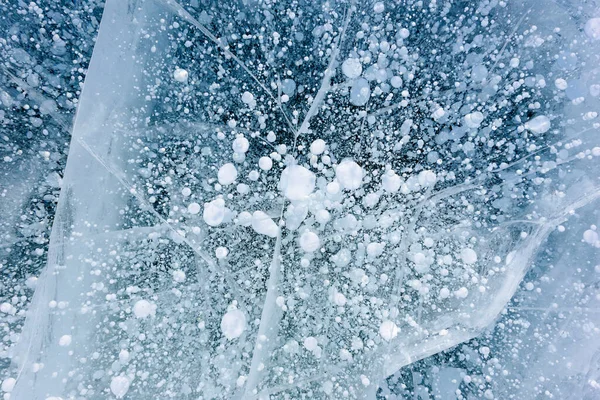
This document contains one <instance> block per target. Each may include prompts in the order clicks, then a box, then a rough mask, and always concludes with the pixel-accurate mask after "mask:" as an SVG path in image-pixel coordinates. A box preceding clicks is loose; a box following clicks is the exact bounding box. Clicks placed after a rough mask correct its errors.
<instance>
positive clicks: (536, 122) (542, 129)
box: [525, 115, 551, 134]
mask: <svg viewBox="0 0 600 400" xmlns="http://www.w3.org/2000/svg"><path fill="white" fill-rule="evenodd" d="M550 127H551V123H550V119H549V118H548V117H546V116H545V115H539V116H537V117H535V118H533V119H530V120H529V121H527V122H526V123H525V129H527V130H529V131H531V132H532V133H537V134H540V133H546V132H548V131H549V130H550Z"/></svg>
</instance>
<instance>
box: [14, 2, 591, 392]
mask: <svg viewBox="0 0 600 400" xmlns="http://www.w3.org/2000/svg"><path fill="white" fill-rule="evenodd" d="M243 3H244V6H243V7H241V8H240V9H236V10H235V12H232V9H231V7H232V5H231V4H229V3H227V4H225V3H219V2H215V3H206V4H203V3H202V2H196V1H191V2H185V3H184V2H176V1H174V0H127V1H121V0H109V1H108V2H107V4H106V8H105V11H104V17H103V20H102V24H101V29H100V36H99V38H98V40H97V43H96V47H95V50H94V56H93V59H92V62H91V65H90V68H89V72H88V75H87V78H86V82H85V85H84V89H83V93H82V95H81V99H80V103H79V109H78V114H77V119H76V122H75V127H74V129H73V138H72V142H71V147H70V151H69V161H68V164H67V169H66V171H65V176H64V179H63V182H62V192H61V199H60V204H59V208H58V211H57V215H56V220H55V223H54V227H53V232H52V238H51V245H50V248H49V249H50V253H49V255H48V266H47V268H46V270H45V272H44V273H43V275H42V276H40V278H39V282H38V285H37V290H36V294H35V298H34V300H33V303H32V306H31V309H30V313H29V315H28V319H27V323H26V326H25V327H24V331H23V334H22V335H21V338H20V344H19V346H18V347H17V348H15V350H14V355H13V360H14V362H15V363H16V365H17V373H16V375H15V378H16V382H13V383H14V388H13V387H12V385H13V383H11V382H12V381H8V382H9V383H7V388H9V386H10V389H11V390H12V392H11V397H10V398H11V399H13V400H14V399H18V400H20V399H30V398H36V399H37V398H41V399H45V398H51V397H59V396H60V397H61V398H65V399H66V398H71V397H72V398H86V399H95V398H106V397H109V396H115V397H117V398H121V397H122V398H131V399H146V398H151V397H156V396H162V397H165V398H167V397H174V398H185V397H186V396H192V397H193V398H198V397H203V398H224V399H232V398H233V399H235V398H239V399H252V398H261V399H262V398H268V397H269V396H271V397H272V398H312V399H314V398H345V397H348V398H375V397H376V396H377V393H378V391H379V393H380V394H379V395H380V396H381V395H384V394H382V393H383V392H384V391H386V390H388V391H394V390H396V388H395V387H393V384H391V383H390V384H385V383H384V380H385V379H386V378H388V377H390V376H392V377H393V376H395V374H397V373H398V374H403V373H404V372H403V370H402V368H403V367H406V366H410V365H412V364H414V363H415V362H417V361H418V360H421V359H423V358H425V357H428V356H431V355H433V354H436V353H439V352H442V351H445V350H447V349H449V348H451V347H452V346H455V345H457V344H459V343H461V342H464V341H467V340H470V339H472V338H473V337H475V336H478V335H480V334H482V332H484V331H485V330H486V329H488V328H489V327H490V326H491V325H492V324H493V323H494V322H495V321H496V320H497V319H498V318H499V319H500V321H503V322H502V323H503V324H505V325H508V324H511V326H512V324H516V323H515V322H514V321H513V320H511V322H510V323H509V322H508V321H506V320H505V319H504V315H505V314H506V313H508V312H509V308H507V307H512V304H513V303H509V302H510V301H511V298H513V296H514V294H515V292H517V290H518V288H519V285H521V284H522V281H523V278H524V277H525V276H529V275H527V274H528V271H530V272H535V271H536V267H537V265H538V264H539V263H538V261H539V260H538V259H539V257H540V254H545V253H547V252H548V251H550V248H549V247H546V245H545V243H546V241H547V239H548V237H549V236H550V237H551V240H558V239H556V238H554V236H552V235H558V233H557V231H560V229H561V228H560V227H561V226H563V224H567V223H568V222H569V221H570V220H571V219H573V218H575V217H576V216H577V215H579V213H583V212H584V211H585V212H590V213H591V214H590V215H595V214H593V212H591V211H589V208H590V207H592V206H591V204H594V203H593V202H594V201H596V200H597V198H598V197H599V196H600V189H599V187H600V186H599V183H598V175H597V168H595V167H594V163H597V161H598V156H599V155H600V154H598V153H600V151H595V150H594V149H595V148H597V147H598V141H599V140H598V135H597V129H598V126H597V125H596V124H597V122H596V121H595V118H596V116H597V114H596V116H594V114H590V113H594V112H596V111H595V110H597V108H598V105H600V104H599V101H598V93H596V91H595V90H596V89H592V87H593V85H597V84H598V73H597V71H596V70H595V65H597V60H596V57H597V54H598V52H597V51H596V50H597V49H596V48H595V47H594V46H597V42H596V41H592V39H595V36H594V34H593V29H595V28H594V27H593V23H589V22H588V23H586V22H585V21H589V20H590V17H591V14H590V15H589V16H587V17H586V18H585V19H582V18H579V17H580V16H578V17H577V18H575V17H572V16H569V17H568V18H567V17H564V12H563V10H561V9H560V8H559V7H560V6H559V5H556V4H555V3H554V2H550V1H548V2H545V3H548V4H547V7H544V9H543V11H541V12H539V13H533V12H530V10H531V9H530V8H529V7H534V6H535V7H536V10H537V9H538V8H539V7H540V6H539V2H519V4H516V3H513V2H509V3H508V4H506V3H504V2H495V1H492V2H481V3H474V4H473V7H474V8H475V9H476V10H477V12H473V10H471V9H469V10H466V9H465V4H463V3H462V2H448V3H447V4H439V3H440V2H431V3H430V4H429V5H426V4H424V2H417V1H414V2H413V1H408V2H406V4H402V5H397V4H395V3H392V2H385V3H384V2H377V3H368V4H367V3H365V4H358V3H357V4H354V3H349V4H347V3H339V4H338V3H336V4H329V3H327V4H326V5H325V3H323V4H320V3H319V4H316V5H304V4H303V5H302V8H301V7H300V6H299V5H298V4H296V3H294V2H290V3H289V4H288V3H287V2H278V3H277V4H271V3H262V2H243ZM321 5H322V7H321ZM236 7H237V6H236ZM234 8H235V7H234ZM405 8H406V9H405ZM408 9H410V10H408ZM409 11H410V12H409ZM474 15H476V16H477V17H476V18H475V17H474ZM234 22H235V23H234ZM388 27H389V28H388ZM409 29H410V30H409ZM590 32H592V33H591V34H590ZM590 35H591V36H590ZM430 37H431V38H434V40H429V38H430ZM517 57H518V59H517ZM349 60H353V61H351V62H350V61H349ZM354 60H360V64H357V63H356V61H354ZM557 76H560V77H562V79H564V80H565V82H567V87H566V88H565V90H561V89H559V88H558V87H557V85H552V84H550V83H552V82H554V81H555V79H556V77H557ZM395 78H398V79H395ZM546 81H547V82H548V83H547V82H546ZM579 87H583V88H584V89H585V90H583V91H581V90H579V89H578V88H579ZM594 93H595V94H596V95H595V96H594ZM582 98H583V100H582ZM584 116H585V118H584ZM267 160H268V161H267ZM259 170H260V171H259ZM595 204H597V203H595ZM586 210H588V211H586ZM596 218H597V216H596ZM594 223H595V222H594V221H591V220H590V221H588V222H586V224H587V226H586V227H585V229H582V230H580V232H577V235H576V237H577V241H578V242H579V243H581V244H585V245H586V246H588V248H587V251H588V252H589V254H588V255H586V257H587V258H582V260H586V262H584V263H582V265H579V266H573V267H574V268H579V269H581V272H577V274H569V273H568V272H566V271H564V270H562V269H561V270H560V272H559V271H558V269H557V268H550V267H549V266H548V267H547V270H546V271H545V272H544V274H545V275H544V276H549V277H550V276H551V277H552V279H553V280H554V282H559V281H560V280H563V281H564V282H565V285H567V284H569V285H570V286H571V287H575V288H578V289H576V290H583V289H579V288H581V283H582V282H586V283H585V284H584V288H585V287H586V286H585V285H588V286H593V285H594V284H593V282H595V280H596V279H597V278H595V277H594V276H595V275H594V274H597V271H596V270H595V268H594V266H595V265H596V264H597V263H595V262H594V261H593V260H594V258H593V257H595V256H597V253H594V252H595V251H597V246H596V244H597V235H596V236H594V233H596V229H597V228H596V225H594V226H593V227H592V226H591V225H593V224H594ZM588 231H591V233H590V232H588ZM582 242H585V243H582ZM553 243H555V242H553ZM540 250H542V251H540ZM564 257H565V258H568V256H567V255H566V254H565V255H564ZM583 264H585V265H583ZM580 274H581V276H583V275H585V279H584V278H583V277H582V278H581V281H580V278H579V277H578V276H579V275H580ZM549 279H550V278H549ZM535 282H536V284H534V283H533V282H525V283H524V286H523V288H524V290H525V291H526V292H532V293H536V288H537V287H539V286H542V285H543V284H545V283H546V280H545V279H539V282H538V281H537V280H536V281H535ZM530 283H531V284H530ZM532 285H533V286H532ZM536 285H538V286H536ZM546 289H547V290H548V291H549V292H550V293H555V295H556V296H557V297H561V296H562V295H563V294H564V293H561V291H560V290H559V288H558V285H555V286H551V287H549V288H545V290H546ZM553 290H554V291H553ZM589 290H590V292H589V300H586V302H589V305H586V307H590V308H593V307H596V306H597V305H598V303H597V302H598V298H597V296H596V294H595V293H594V292H592V290H595V289H589ZM541 293H544V291H541ZM569 293H570V296H571V297H569V296H566V297H568V298H569V299H572V301H573V302H575V303H576V304H575V305H573V307H581V306H582V305H583V304H585V303H581V302H579V303H578V301H580V300H581V299H580V298H579V297H577V295H576V294H575V293H574V292H569ZM548 296H549V297H544V296H540V297H539V298H537V299H536V298H530V297H527V299H529V301H530V303H531V304H528V305H525V306H523V305H518V307H530V308H543V309H544V310H545V311H544V312H548V313H554V312H555V311H553V310H552V308H548V304H545V303H552V302H556V301H557V300H552V299H553V298H554V294H548ZM594 296H595V297H594ZM566 297H565V298H566ZM513 301H515V300H513ZM536 302H540V303H542V304H536ZM507 305H508V306H507ZM562 306H564V307H569V305H568V304H566V303H565V304H563V305H562ZM551 321H552V323H553V324H555V325H556V329H554V328H553V329H551V330H550V332H549V333H548V334H552V335H556V336H555V337H556V338H557V342H556V344H555V342H552V341H551V340H548V341H547V342H546V343H549V345H552V346H554V348H557V347H560V346H563V344H559V343H558V340H559V339H558V338H560V337H561V336H560V332H561V327H560V326H559V325H560V321H562V319H552V320H551ZM538 322H539V324H540V329H542V327H543V325H544V322H545V321H544V320H540V321H538ZM589 322H590V321H588V323H587V324H586V325H585V327H584V329H583V330H582V331H581V332H576V333H577V334H581V335H582V336H584V337H585V338H586V340H588V341H589V342H590V343H592V342H593V339H591V333H595V332H596V331H597V328H596V325H593V324H591V325H590V323H589ZM523 324H524V323H523ZM515 329H516V328H515ZM582 332H583V333H582ZM586 332H591V333H590V335H589V336H586ZM522 335H523V340H528V343H529V341H531V342H533V341H535V340H536V338H535V337H533V338H528V337H527V335H526V334H525V333H522ZM66 337H68V338H69V339H68V340H67V339H64V338H66ZM66 342H68V344H66ZM61 343H62V344H61ZM593 343H597V340H596V342H593ZM495 344H496V347H494V346H492V345H489V346H480V347H479V348H478V350H477V352H476V354H475V355H469V357H468V360H476V359H477V360H488V359H491V358H492V357H490V355H491V354H495V353H494V352H495V351H496V349H497V348H501V346H502V341H501V340H498V341H496V342H495ZM531 346H532V348H534V345H533V344H531ZM572 346H573V349H574V350H577V351H581V348H580V347H578V346H577V345H575V344H572ZM536 351H537V353H535V352H534V354H542V353H543V350H542V349H540V348H536ZM465 353H468V351H467V350H465ZM494 357H495V358H496V359H500V358H502V360H503V361H501V363H502V364H504V365H508V364H509V363H510V361H509V360H510V358H511V357H512V353H511V351H506V352H505V353H502V354H501V355H495V356H494ZM591 357H592V356H591V355H589V356H588V355H586V360H588V361H587V362H588V364H587V365H592V364H591V363H592V361H591ZM466 362H467V361H465V363H466ZM473 362H474V363H475V362H476V361H473ZM483 362H484V361H481V363H483ZM485 362H487V361H485ZM580 365H582V364H580ZM479 367H481V365H479ZM492 367H493V365H492V364H491V361H490V364H489V368H492ZM465 368H466V367H465ZM494 368H495V367H494ZM506 368H508V367H506ZM545 368H548V369H550V368H551V366H550V365H548V366H546V367H545ZM564 368H565V369H568V368H567V367H564ZM461 370H462V369H461ZM539 370H540V371H541V370H543V368H540V369H539ZM492 371H493V373H492V372H489V373H488V376H490V379H491V380H493V379H492V376H493V377H497V376H502V371H501V370H499V371H496V370H493V369H492ZM455 372H456V370H455V369H454V367H447V368H444V369H443V370H442V371H441V372H440V371H437V372H436V373H439V375H440V376H443V375H446V376H448V377H449V378H448V379H455V378H454V377H455V376H456V373H455ZM577 374H579V375H578V376H579V377H585V379H586V382H590V383H588V384H586V385H587V386H581V387H582V388H583V389H581V390H580V393H583V391H587V392H590V393H592V395H593V394H594V393H597V392H594V390H596V389H595V388H596V386H594V384H593V383H591V382H598V381H600V378H599V376H598V369H593V368H581V370H580V371H578V372H577ZM459 376H460V375H459ZM469 376H470V375H469ZM531 376H533V375H531ZM531 376H524V377H523V380H524V381H525V382H528V383H527V384H523V385H522V387H523V389H522V390H523V396H525V397H520V398H533V397H531V396H529V395H531V393H533V392H535V393H533V395H537V392H536V390H537V389H536V385H538V386H539V385H541V384H540V383H534V382H533V381H534V380H535V379H537V378H536V377H531ZM564 376H569V375H568V374H567V373H566V372H565V374H564ZM390 379H392V378H390ZM461 379H463V382H464V383H465V384H467V385H468V384H470V383H472V380H471V379H472V378H470V377H469V378H466V376H465V377H462V376H461ZM494 379H497V380H498V381H500V380H502V379H504V378H494ZM506 379H509V378H506ZM581 379H584V378H581ZM425 380H426V379H425V377H423V376H420V377H419V376H417V373H414V374H412V382H413V383H412V384H411V385H412V386H413V389H414V390H413V395H414V396H416V395H417V394H418V393H426V392H428V391H429V388H428V387H426V386H425V384H424V383H423V382H424V381H425ZM484 381H486V380H485V379H484V378H482V383H481V385H480V386H482V387H483V388H484V389H482V390H480V392H477V393H478V394H477V395H476V396H478V397H473V396H472V397H473V398H494V396H495V395H494V393H499V390H498V388H496V387H494V388H491V387H487V386H485V385H486V384H484V383H483V382H484ZM488 383H489V382H488ZM428 385H429V387H430V388H431V393H455V390H456V389H454V388H456V387H459V386H460V385H462V384H457V385H454V384H453V383H448V382H446V383H443V382H438V383H435V384H434V383H431V384H428ZM597 385H600V384H597ZM3 386H4V383H3ZM472 386H474V387H475V386H477V385H476V384H475V383H473V385H472ZM453 389H454V392H453ZM492 389H493V390H492ZM473 390H475V391H477V390H479V389H473ZM528 392H529V393H528ZM526 395H527V396H526ZM590 398H591V397H590Z"/></svg>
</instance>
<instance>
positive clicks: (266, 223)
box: [252, 211, 279, 238]
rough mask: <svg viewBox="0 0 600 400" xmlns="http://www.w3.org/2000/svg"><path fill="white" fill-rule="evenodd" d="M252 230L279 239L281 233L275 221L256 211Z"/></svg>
mask: <svg viewBox="0 0 600 400" xmlns="http://www.w3.org/2000/svg"><path fill="white" fill-rule="evenodd" d="M252 229H254V231H255V232H256V233H259V234H261V235H267V236H269V237H272V238H274V237H277V234H278V233H279V227H278V226H277V224H276V223H275V221H273V220H272V219H271V217H269V216H268V215H267V214H266V213H265V212H263V211H254V214H252Z"/></svg>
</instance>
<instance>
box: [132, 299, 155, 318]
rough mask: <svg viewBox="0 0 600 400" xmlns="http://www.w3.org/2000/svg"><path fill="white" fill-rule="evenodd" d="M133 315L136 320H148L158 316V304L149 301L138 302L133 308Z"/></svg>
mask: <svg viewBox="0 0 600 400" xmlns="http://www.w3.org/2000/svg"><path fill="white" fill-rule="evenodd" d="M133 314H134V315H135V317H136V318H147V317H150V316H154V315H155V314H156V304H154V303H151V302H149V301H148V300H138V301H137V302H136V303H135V305H134V306H133Z"/></svg>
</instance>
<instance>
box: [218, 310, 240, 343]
mask: <svg viewBox="0 0 600 400" xmlns="http://www.w3.org/2000/svg"><path fill="white" fill-rule="evenodd" d="M244 330H246V316H245V315H244V313H243V312H241V311H240V310H238V309H234V310H230V311H227V313H225V315H223V318H222V319H221V332H223V336H225V337H226V338H227V339H229V340H233V339H237V338H239V337H240V336H241V335H242V333H244Z"/></svg>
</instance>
